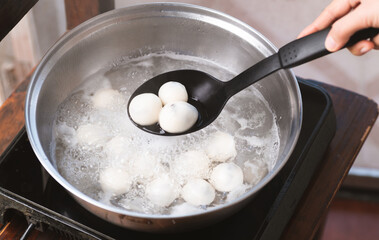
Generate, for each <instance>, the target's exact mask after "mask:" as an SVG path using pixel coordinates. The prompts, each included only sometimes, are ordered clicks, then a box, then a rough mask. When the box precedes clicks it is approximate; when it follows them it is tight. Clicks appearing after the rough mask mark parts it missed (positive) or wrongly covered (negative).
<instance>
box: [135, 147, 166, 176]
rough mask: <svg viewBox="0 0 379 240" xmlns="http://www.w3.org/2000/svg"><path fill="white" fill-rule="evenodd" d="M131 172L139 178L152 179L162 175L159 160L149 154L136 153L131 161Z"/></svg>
mask: <svg viewBox="0 0 379 240" xmlns="http://www.w3.org/2000/svg"><path fill="white" fill-rule="evenodd" d="M130 169H131V172H133V175H134V176H136V177H139V178H145V179H149V178H153V177H154V176H157V175H159V174H160V173H163V168H162V166H161V164H160V162H159V159H158V158H156V157H155V156H154V155H152V154H150V153H138V154H136V155H135V156H134V158H133V159H132V160H131V168H130Z"/></svg>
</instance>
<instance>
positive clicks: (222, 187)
mask: <svg viewBox="0 0 379 240" xmlns="http://www.w3.org/2000/svg"><path fill="white" fill-rule="evenodd" d="M210 182H211V183H212V185H213V186H214V187H215V188H216V190H218V191H221V192H230V191H233V190H234V189H236V188H238V187H239V186H240V185H242V184H243V172H242V169H241V168H240V167H239V166H237V165H236V164H234V163H231V162H230V163H221V164H219V165H217V166H216V167H215V168H214V169H213V171H212V174H211V178H210Z"/></svg>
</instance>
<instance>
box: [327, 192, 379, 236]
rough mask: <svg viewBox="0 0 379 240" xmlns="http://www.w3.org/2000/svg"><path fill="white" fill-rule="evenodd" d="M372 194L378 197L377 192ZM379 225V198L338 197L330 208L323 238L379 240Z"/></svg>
mask: <svg viewBox="0 0 379 240" xmlns="http://www.w3.org/2000/svg"><path fill="white" fill-rule="evenodd" d="M370 195H374V196H375V195H376V198H377V197H378V194H377V193H370ZM366 198H367V197H366ZM378 226H379V202H378V199H375V200H374V199H351V198H345V197H337V198H336V199H334V201H333V202H332V204H331V206H330V208H329V211H328V216H327V219H326V224H325V227H324V231H323V233H322V237H321V240H330V239H333V240H337V239H343V240H357V239H364V240H377V239H378V237H379V228H378Z"/></svg>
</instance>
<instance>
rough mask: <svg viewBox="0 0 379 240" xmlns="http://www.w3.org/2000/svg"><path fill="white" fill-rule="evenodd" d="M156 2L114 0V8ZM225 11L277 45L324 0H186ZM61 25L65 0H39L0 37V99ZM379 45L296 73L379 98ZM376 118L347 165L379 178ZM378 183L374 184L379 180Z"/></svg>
mask: <svg viewBox="0 0 379 240" xmlns="http://www.w3.org/2000/svg"><path fill="white" fill-rule="evenodd" d="M145 2H158V1H149V0H143V1H141V0H139V1H138V0H116V1H115V5H116V8H121V7H126V6H129V5H134V4H139V3H145ZM176 2H185V3H191V4H196V5H201V6H205V7H209V8H213V9H216V10H219V11H222V12H224V13H227V14H229V15H231V16H233V17H235V18H237V19H240V20H241V21H243V22H245V23H247V24H248V25H250V26H251V27H253V28H255V29H256V30H258V31H259V32H261V33H262V34H263V35H264V36H266V37H267V39H269V40H270V41H271V42H272V43H273V44H274V45H275V46H277V47H278V48H279V47H280V46H282V45H284V44H286V43H287V42H289V41H291V40H293V39H295V38H296V37H297V35H298V33H300V31H301V30H302V29H303V28H304V27H306V26H307V25H308V24H310V23H311V22H312V21H313V20H314V19H315V18H316V17H317V16H318V15H319V14H320V12H321V11H322V10H323V9H324V8H325V7H326V6H327V5H328V3H329V2H330V1H329V0H318V1H312V0H270V1H260V0H233V1H227V0H185V1H176ZM65 31H66V17H65V9H64V0H40V1H39V2H38V3H37V4H36V5H35V6H34V7H33V9H32V10H31V11H30V12H29V13H28V14H27V15H26V16H25V17H24V18H23V20H22V21H21V22H20V23H19V24H18V25H17V26H16V27H15V28H14V29H13V30H12V31H11V33H10V34H8V36H7V37H6V38H5V39H4V40H3V41H1V42H0V104H1V103H2V102H3V101H4V100H5V99H6V98H7V97H8V96H9V94H10V93H11V92H12V91H13V89H14V88H15V87H16V86H17V84H18V83H19V82H20V81H22V80H23V79H24V78H25V76H26V75H27V74H28V73H30V71H31V70H32V69H33V67H34V66H36V65H37V64H38V62H39V60H40V59H41V58H42V57H43V55H44V54H45V52H46V51H47V50H48V49H49V48H50V47H51V46H52V45H53V44H54V42H55V41H56V40H57V39H58V38H59V37H60V36H62V34H64V32H65ZM378 62H379V51H371V52H370V53H368V54H366V55H364V56H362V57H355V56H353V55H351V54H350V53H349V52H348V51H347V50H343V51H340V52H338V53H336V54H332V55H329V56H326V57H324V58H322V59H318V60H315V61H313V62H311V63H308V64H306V65H303V66H300V67H297V68H295V69H293V71H294V72H295V74H296V75H298V76H301V77H303V78H310V79H315V80H318V81H322V82H326V83H330V84H332V85H336V86H339V87H342V88H345V89H348V90H351V91H354V92H357V93H359V94H362V95H364V96H367V97H368V98H371V99H374V100H375V101H376V102H379V68H378ZM377 156H379V124H376V125H375V126H374V128H373V129H372V132H371V134H370V136H369V138H368V140H367V141H366V142H365V144H364V146H363V149H362V151H361V152H360V153H359V156H358V157H357V160H356V162H355V164H354V166H353V168H352V170H351V171H350V174H351V175H354V174H358V175H360V174H364V175H370V176H371V177H375V178H379V158H378V157H377ZM378 189H379V185H378Z"/></svg>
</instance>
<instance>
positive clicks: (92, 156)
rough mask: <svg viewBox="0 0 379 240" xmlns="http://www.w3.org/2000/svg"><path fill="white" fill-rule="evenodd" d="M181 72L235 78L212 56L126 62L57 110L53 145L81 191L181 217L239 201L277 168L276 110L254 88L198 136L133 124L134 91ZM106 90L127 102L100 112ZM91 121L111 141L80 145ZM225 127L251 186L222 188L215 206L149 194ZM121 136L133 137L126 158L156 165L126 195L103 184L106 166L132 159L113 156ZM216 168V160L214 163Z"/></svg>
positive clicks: (159, 57)
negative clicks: (160, 200) (155, 199)
mask: <svg viewBox="0 0 379 240" xmlns="http://www.w3.org/2000/svg"><path fill="white" fill-rule="evenodd" d="M177 69H197V70H201V71H204V72H208V73H210V74H211V75H213V76H215V77H217V78H219V79H221V80H224V81H226V80H228V79H231V78H232V77H233V75H234V74H233V73H230V72H229V71H228V70H226V69H223V68H220V66H218V65H216V64H214V63H212V62H210V61H205V60H203V59H199V58H194V57H188V56H183V55H176V54H171V53H167V54H156V55H154V54H151V55H148V56H144V57H139V58H135V59H127V58H126V59H120V60H119V61H118V62H116V63H114V64H112V65H111V66H109V67H107V68H104V69H101V70H99V71H98V72H96V73H95V74H93V75H91V76H89V77H88V79H86V80H85V81H84V83H83V84H82V85H81V86H80V87H79V88H78V89H76V90H75V91H74V92H73V93H72V94H71V95H70V96H69V97H68V98H67V99H66V100H65V101H64V102H63V103H62V104H61V105H60V107H59V109H58V111H57V116H56V121H55V126H54V135H55V136H54V139H55V141H54V142H53V144H52V146H53V148H54V151H53V152H54V153H55V156H54V158H55V162H56V167H57V169H58V171H59V172H60V174H61V175H62V176H63V177H64V178H65V179H67V181H69V182H70V183H71V184H72V185H73V186H75V187H76V188H77V189H79V190H80V191H82V192H83V193H85V194H86V195H88V196H90V197H92V198H94V199H96V200H98V201H100V202H103V203H106V204H110V205H114V206H117V207H120V208H125V209H127V210H131V211H136V212H144V213H148V214H173V215H175V214H179V215H180V214H188V213H193V212H198V211H206V209H209V208H212V207H214V206H217V205H219V204H223V203H225V202H229V201H232V200H233V199H235V198H237V197H239V196H240V195H242V194H243V193H245V192H246V191H248V190H249V189H250V188H251V187H253V186H254V185H255V184H257V182H259V180H261V179H262V178H263V177H264V176H265V175H266V174H267V172H268V171H270V170H271V169H272V168H273V166H274V165H275V162H276V160H277V157H278V151H279V144H280V142H279V133H278V127H277V125H276V118H275V115H274V114H273V113H272V112H271V110H270V108H269V106H268V104H267V102H266V101H265V99H264V98H263V97H262V95H261V94H260V93H259V91H257V90H256V89H255V88H254V87H249V88H247V89H245V90H243V91H242V92H240V93H238V94H237V95H235V96H234V97H232V98H231V99H230V100H229V102H228V103H227V105H226V106H225V108H224V110H223V112H222V113H221V115H220V116H219V117H218V118H217V120H216V121H215V122H214V123H213V124H211V125H210V126H208V127H207V128H205V129H203V130H200V131H198V132H195V133H192V134H188V135H184V136H176V137H162V136H156V135H152V134H148V133H145V132H143V131H141V130H140V129H138V128H137V127H135V126H134V125H133V124H132V123H131V121H130V120H129V118H128V115H127V109H126V105H125V104H126V103H127V101H128V99H129V96H130V95H131V94H132V93H133V91H134V90H135V89H136V88H137V87H138V86H139V85H140V84H141V83H142V82H144V81H145V80H147V79H149V78H151V77H153V76H155V75H157V74H160V73H163V72H165V71H170V70H177ZM101 88H113V89H116V90H118V91H119V92H120V93H121V96H122V99H119V102H120V101H121V103H120V104H116V105H114V106H112V107H111V108H110V109H105V110H104V109H102V110H99V109H96V108H95V107H94V106H93V104H92V102H91V98H92V96H93V95H94V93H95V92H96V91H97V90H98V89H101ZM89 123H91V124H95V125H97V126H101V127H102V128H103V129H105V130H106V133H105V134H104V140H103V141H98V142H97V144H94V145H85V144H80V143H79V142H78V138H77V132H78V131H77V130H78V128H79V127H80V126H82V125H85V124H89ZM217 131H222V132H226V133H228V134H230V135H232V136H233V137H234V140H235V142H236V150H237V156H236V158H235V159H234V160H233V161H234V163H236V164H237V165H239V166H240V167H241V169H243V173H244V184H243V186H241V187H240V188H239V189H237V190H236V191H233V192H229V193H223V192H217V193H216V199H215V201H213V202H212V204H211V205H209V206H201V207H194V206H191V205H189V204H186V203H184V201H183V200H182V199H181V198H180V197H179V198H177V199H176V200H175V201H174V202H173V203H172V204H171V205H170V206H169V207H157V206H155V205H154V204H152V203H150V202H149V201H148V200H147V199H146V198H145V197H144V193H145V187H146V185H147V184H148V182H149V181H152V179H154V178H155V177H157V176H158V175H162V174H166V175H171V176H175V172H173V169H171V168H170V166H172V164H173V162H174V161H175V159H176V158H178V156H179V155H180V154H181V153H183V152H186V151H189V150H203V149H204V147H205V146H207V142H208V138H209V136H210V135H212V133H214V132H217ZM117 136H123V137H125V138H124V139H127V142H128V143H127V147H125V148H122V149H119V151H122V152H123V154H124V157H125V158H124V159H131V161H133V159H142V160H141V161H144V162H143V164H145V163H146V164H148V162H149V161H146V159H153V161H154V162H153V163H152V166H148V167H146V166H145V168H143V166H142V170H143V169H145V170H146V171H148V170H150V171H151V170H153V174H151V175H149V176H148V177H146V176H140V177H138V176H137V177H135V178H134V179H133V183H132V187H131V190H130V191H128V192H127V193H124V194H119V195H117V194H112V193H109V192H104V191H102V189H101V187H100V185H99V175H100V172H101V171H102V170H103V169H105V168H107V167H109V166H115V167H120V166H121V165H122V164H125V162H122V161H119V159H115V158H113V159H111V158H110V156H109V154H107V146H108V145H109V143H110V142H111V139H113V138H115V137H117ZM107 144H108V145H107ZM120 162H121V163H120ZM120 164H121V165H120ZM143 164H142V165H143ZM215 165H216V164H215V163H213V164H212V166H211V168H212V167H214V166H215ZM139 170H141V164H140V168H139ZM143 171H144V170H143ZM210 172H211V169H209V173H210ZM208 177H209V174H208ZM206 178H207V177H206ZM178 182H179V184H180V185H183V183H184V182H183V181H182V180H180V179H179V180H178Z"/></svg>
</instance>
